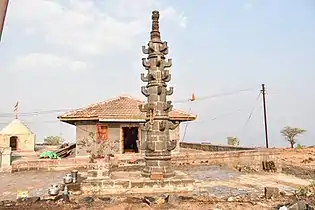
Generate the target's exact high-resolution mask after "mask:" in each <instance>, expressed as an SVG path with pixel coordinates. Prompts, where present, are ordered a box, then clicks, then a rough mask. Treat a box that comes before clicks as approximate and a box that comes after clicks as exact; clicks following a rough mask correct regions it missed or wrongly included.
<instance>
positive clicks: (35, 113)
mask: <svg viewBox="0 0 315 210" xmlns="http://www.w3.org/2000/svg"><path fill="white" fill-rule="evenodd" d="M253 89H254V88H246V89H240V90H236V91H230V92H225V93H218V94H213V95H208V96H204V97H200V98H198V99H197V100H196V101H203V100H207V99H211V98H218V97H223V96H229V95H234V94H237V93H240V92H246V91H250V90H253ZM196 101H195V102H196ZM189 102H190V100H188V99H185V100H174V101H173V103H189ZM72 110H74V109H73V108H72V109H69V108H68V109H55V110H40V111H32V112H22V113H19V116H22V117H29V116H38V115H46V114H54V113H58V112H67V111H72ZM14 115H15V113H13V112H12V113H0V118H11V117H14Z"/></svg>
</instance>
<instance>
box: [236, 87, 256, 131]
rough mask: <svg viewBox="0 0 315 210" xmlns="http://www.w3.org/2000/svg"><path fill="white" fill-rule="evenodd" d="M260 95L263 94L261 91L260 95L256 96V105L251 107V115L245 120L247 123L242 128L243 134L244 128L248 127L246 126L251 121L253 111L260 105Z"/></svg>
mask: <svg viewBox="0 0 315 210" xmlns="http://www.w3.org/2000/svg"><path fill="white" fill-rule="evenodd" d="M260 96H261V91H260V92H259V94H258V96H257V97H256V100H255V101H256V103H255V105H254V107H253V108H252V109H251V111H250V113H249V115H248V117H247V119H246V121H245V124H244V126H243V127H242V129H241V132H240V133H241V134H242V133H243V132H244V130H245V129H246V127H247V125H248V123H249V121H250V120H251V118H252V116H253V113H254V112H255V110H256V108H257V105H258V102H260V101H259V99H260Z"/></svg>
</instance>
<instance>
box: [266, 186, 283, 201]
mask: <svg viewBox="0 0 315 210" xmlns="http://www.w3.org/2000/svg"><path fill="white" fill-rule="evenodd" d="M279 195H280V192H279V188H277V187H265V198H266V199H271V198H277V197H279Z"/></svg>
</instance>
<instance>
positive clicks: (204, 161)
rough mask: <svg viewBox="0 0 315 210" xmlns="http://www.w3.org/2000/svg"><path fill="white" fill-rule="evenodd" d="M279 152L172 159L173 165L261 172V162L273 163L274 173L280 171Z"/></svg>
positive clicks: (208, 154)
mask: <svg viewBox="0 0 315 210" xmlns="http://www.w3.org/2000/svg"><path fill="white" fill-rule="evenodd" d="M279 156H280V152H279V151H278V150H275V149H257V150H241V151H226V152H203V153H189V152H187V153H186V155H181V156H178V157H176V158H173V159H172V162H173V164H174V165H178V166H183V165H184V166H185V165H221V166H227V167H230V168H239V169H240V168H244V167H245V168H250V169H253V170H255V171H263V170H264V168H263V162H274V164H275V167H276V171H277V172H281V171H282V165H281V162H280V160H279Z"/></svg>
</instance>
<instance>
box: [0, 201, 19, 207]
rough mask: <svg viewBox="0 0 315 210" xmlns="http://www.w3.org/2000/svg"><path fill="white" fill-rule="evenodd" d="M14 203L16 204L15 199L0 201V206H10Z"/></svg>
mask: <svg viewBox="0 0 315 210" xmlns="http://www.w3.org/2000/svg"><path fill="white" fill-rule="evenodd" d="M15 205H16V202H15V201H10V200H4V201H0V206H5V207H10V206H15Z"/></svg>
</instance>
